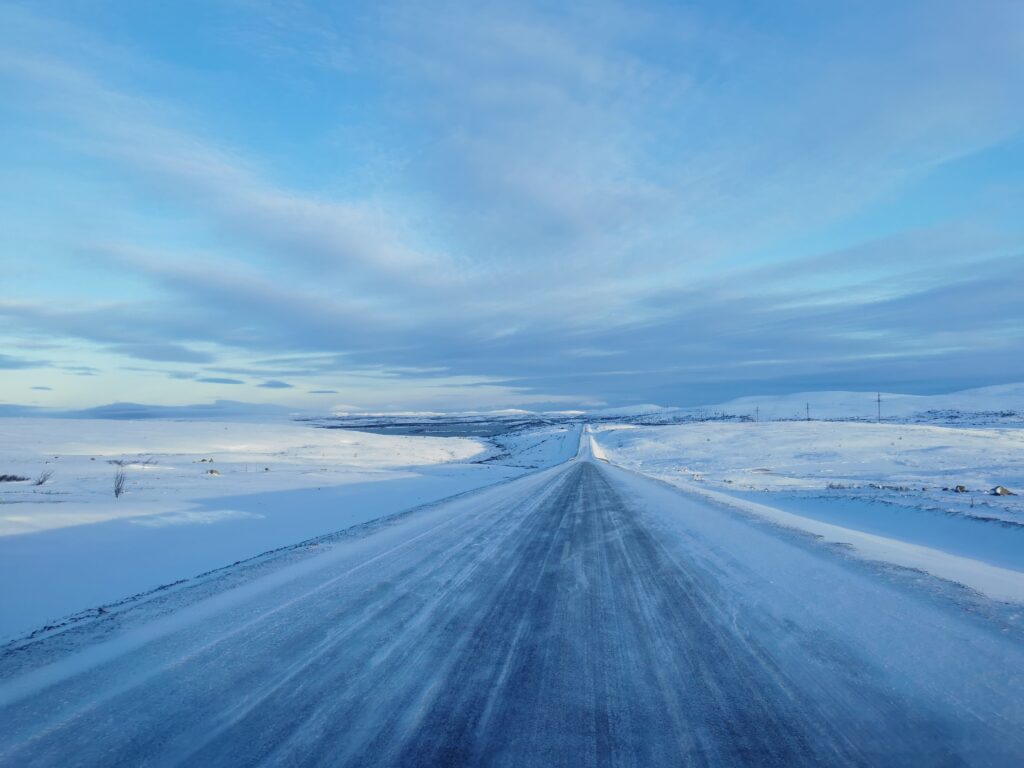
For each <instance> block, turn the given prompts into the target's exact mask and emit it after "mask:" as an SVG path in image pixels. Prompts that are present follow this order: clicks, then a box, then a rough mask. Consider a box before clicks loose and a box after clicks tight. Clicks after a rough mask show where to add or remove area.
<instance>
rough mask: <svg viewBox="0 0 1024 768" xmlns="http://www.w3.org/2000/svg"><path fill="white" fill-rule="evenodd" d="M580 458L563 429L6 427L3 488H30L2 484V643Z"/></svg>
mask: <svg viewBox="0 0 1024 768" xmlns="http://www.w3.org/2000/svg"><path fill="white" fill-rule="evenodd" d="M577 444H578V438H577V433H576V428H575V427H573V426H572V425H554V426H550V427H547V428H545V429H541V430H531V431H529V432H528V433H510V434H506V435H502V436H501V437H500V441H499V440H485V439H479V438H472V439H470V438H461V437H446V438H441V437H419V436H402V435H378V434H369V433H363V432H353V431H348V430H327V429H318V428H315V427H313V426H310V425H308V424H301V423H295V422H290V421H283V420H281V421H270V422H264V423H255V422H244V421H243V422H211V421H170V420H164V419H147V420H113V419H112V420H107V419H50V418H3V419H0V474H4V475H13V476H15V477H24V478H27V479H26V480H22V481H7V482H2V483H0V585H3V588H2V589H0V640H3V639H4V638H7V639H10V638H11V637H13V636H17V635H18V634H20V633H24V632H27V631H30V630H34V629H37V628H39V627H41V626H42V625H44V624H46V623H48V622H52V623H58V624H59V623H62V622H61V621H58V620H62V619H66V617H68V616H69V615H73V614H75V613H76V612H80V611H81V612H85V613H86V614H88V613H89V612H92V611H96V610H102V608H101V606H103V605H105V604H107V603H110V602H112V601H117V600H120V599H122V598H125V597H127V596H130V595H133V594H136V593H143V592H146V591H147V590H153V589H156V588H159V587H164V586H166V585H169V584H174V583H177V582H180V581H182V580H187V579H190V578H192V577H195V576H196V575H198V574H202V573H204V572H207V571H210V570H213V569H217V568H220V567H223V566H226V565H230V564H232V563H234V562H237V561H239V560H244V559H246V558H251V557H254V556H256V555H259V554H260V553H263V552H266V551H268V550H272V549H275V548H278V547H283V546H288V545H293V544H296V543H298V542H301V541H304V540H306V539H310V538H313V537H317V536H322V535H324V534H328V533H332V532H335V531H339V530H343V529H346V528H349V527H352V526H356V525H359V524H362V523H366V522H367V521H370V520H374V519H377V518H381V517H384V516H388V515H393V514H396V513H399V512H401V511H403V510H407V509H409V508H412V507H415V506H418V505H421V504H426V503H430V502H434V501H437V500H439V499H442V498H446V497H450V496H452V495H455V494H459V493H464V492H466V491H469V490H472V489H475V488H480V487H482V486H486V485H491V484H494V483H498V482H503V481H506V480H509V479H511V478H513V477H517V476H519V475H521V474H523V473H524V472H527V471H530V470H532V469H535V468H537V467H540V466H547V465H549V464H554V463H558V462H560V461H563V460H565V459H566V458H568V457H569V456H571V455H573V453H575V451H576V448H577ZM118 471H123V472H124V473H125V478H126V481H125V487H124V492H123V494H122V495H121V496H120V497H118V498H115V496H114V493H113V483H114V478H115V476H116V474H117V472H118ZM46 472H50V473H52V475H51V476H50V477H49V478H48V479H47V480H46V481H45V482H44V483H43V484H41V485H35V484H34V483H35V481H36V480H38V479H39V478H40V477H41V475H42V474H43V473H46Z"/></svg>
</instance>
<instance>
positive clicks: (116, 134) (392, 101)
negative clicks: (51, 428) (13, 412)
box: [0, 0, 1024, 411]
mask: <svg viewBox="0 0 1024 768" xmlns="http://www.w3.org/2000/svg"><path fill="white" fill-rule="evenodd" d="M1021 94H1024V3H1021V2H1017V1H1016V0H1005V1H1004V0H961V1H959V2H946V1H945V0H924V1H922V2H915V0H905V1H904V2H899V3H893V2H889V1H886V2H872V1H871V0H856V1H855V2H828V3H821V2H809V1H808V2H791V1H789V0H786V1H782V2H772V3H749V2H729V1H728V0H726V1H724V2H723V1H722V0H714V1H709V2H694V3H685V2H665V3H656V2H655V3H643V2H630V3H621V4H619V3H605V2H600V1H599V2H593V3H579V4H550V3H543V4H541V3H537V4H531V3H528V2H526V3H488V2H485V1H484V2H480V1H477V2H466V3H461V2H445V1H444V0H441V1H440V2H435V3H421V2H409V3H406V2H388V1H387V0H383V1H382V2H374V3H351V4H349V3H341V2H325V3H314V2H302V1H300V0H292V1H291V2H262V1H261V0H201V1H196V2H192V1H191V0H177V1H176V2H174V3H159V2H128V1H125V2H101V1H100V0H92V1H86V0H76V1H71V0H67V1H65V2H52V1H50V0H34V1H33V2H0V403H7V404H16V405H23V406H40V407H50V408H83V407H90V406H97V405H102V404H105V403H111V402H137V403H152V404H157V405H171V406H173V405H184V404H192V403H210V402H214V401H217V400H232V401H241V402H246V403H258V404H278V405H282V406H286V407H290V408H296V409H307V410H314V411H317V410H319V411H327V410H335V411H345V410H351V411H358V410H366V409H369V410H394V409H398V410H417V409H432V410H479V409H490V408H509V407H516V408H541V409H557V408H577V407H584V408H593V407H601V406H604V405H610V406H618V405H628V404H631V403H650V402H653V403H660V404H663V405H695V404H701V403H713V402H721V401H723V400H726V399H729V398H732V397H736V396H741V395H750V394H768V393H782V392H795V391H803V390H814V389H853V390H857V389H863V390H872V391H873V390H876V389H880V390H883V391H897V392H909V393H920V394H927V393H934V392H948V391H953V390H957V389H964V388H969V387H975V386H984V385H989V384H1000V383H1008V382H1013V381H1020V380H1024V370H1022V361H1024V296H1022V294H1024V215H1022V211H1024V99H1022V98H1021Z"/></svg>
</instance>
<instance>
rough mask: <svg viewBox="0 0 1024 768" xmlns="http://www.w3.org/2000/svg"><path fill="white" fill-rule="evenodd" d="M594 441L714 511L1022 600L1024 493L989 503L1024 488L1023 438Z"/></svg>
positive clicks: (802, 426) (753, 430) (621, 436)
mask: <svg viewBox="0 0 1024 768" xmlns="http://www.w3.org/2000/svg"><path fill="white" fill-rule="evenodd" d="M596 438H597V440H598V442H599V443H600V444H601V446H602V447H603V448H604V450H605V452H606V454H607V456H608V458H609V460H610V461H612V462H613V463H617V464H620V465H622V466H624V467H628V468H631V469H634V470H638V471H640V472H643V473H644V474H648V475H651V476H653V477H657V478H659V479H661V480H665V481H667V482H669V483H672V484H674V485H676V486H679V487H683V488H685V489H686V490H688V491H691V492H696V493H699V494H700V495H702V496H704V497H705V498H709V499H713V500H715V501H716V502H718V503H727V504H729V505H730V506H733V507H736V508H739V509H742V510H744V511H745V512H748V513H753V514H757V515H759V516H761V517H764V518H767V519H770V520H772V521H773V522H776V523H779V524H781V525H785V526H787V527H792V528H799V529H801V530H805V531H808V532H810V533H813V534H815V535H818V536H821V537H823V538H824V539H825V540H827V541H831V542H841V543H845V544H849V545H851V546H853V547H855V548H856V549H857V550H858V551H859V552H861V553H862V554H863V555H865V556H866V557H869V558H872V559H879V560H885V561H888V562H893V563H897V564H899V565H903V566H906V567H911V568H919V569H922V570H926V571H928V572H931V573H934V574H935V575H939V576H942V577H943V578H947V579H950V580H953V581H957V582H959V583H962V584H965V585H967V586H970V587H972V588H975V589H977V590H978V591H981V592H983V593H985V594H988V595H989V596H991V597H994V598H997V599H1013V600H1021V601H1024V575H1022V574H1024V495H1018V496H993V495H991V489H992V488H993V487H994V486H996V485H1004V486H1007V487H1008V488H1010V489H1011V490H1021V489H1024V463H1022V461H1021V459H1022V458H1024V433H1022V432H1021V431H1020V430H1014V429H953V428H944V427H933V426H918V425H897V424H863V423H853V422H814V421H811V422H771V423H721V422H706V423H694V424H688V425H677V426H661V427H624V426H618V427H616V426H605V427H602V428H599V429H598V430H597V432H596ZM958 485H961V486H963V487H964V488H965V491H964V492H959V493H958V492H955V491H954V490H952V489H954V488H955V487H956V486H958ZM944 488H945V489H947V490H943V489H944Z"/></svg>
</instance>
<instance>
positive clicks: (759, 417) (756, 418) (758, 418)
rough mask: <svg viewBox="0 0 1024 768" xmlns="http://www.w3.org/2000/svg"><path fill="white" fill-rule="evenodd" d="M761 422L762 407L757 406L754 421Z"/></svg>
mask: <svg viewBox="0 0 1024 768" xmlns="http://www.w3.org/2000/svg"><path fill="white" fill-rule="evenodd" d="M760 420H761V406H757V407H756V408H754V421H760Z"/></svg>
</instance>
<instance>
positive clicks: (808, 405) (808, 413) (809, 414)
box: [807, 403, 811, 421]
mask: <svg viewBox="0 0 1024 768" xmlns="http://www.w3.org/2000/svg"><path fill="white" fill-rule="evenodd" d="M807 420H808V421H810V420H811V404H810V403H807Z"/></svg>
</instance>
